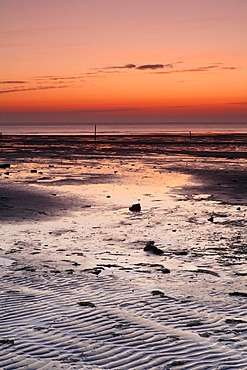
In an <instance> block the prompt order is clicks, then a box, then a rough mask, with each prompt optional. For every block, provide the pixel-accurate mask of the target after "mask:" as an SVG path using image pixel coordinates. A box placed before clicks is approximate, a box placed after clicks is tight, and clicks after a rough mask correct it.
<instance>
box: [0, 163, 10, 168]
mask: <svg viewBox="0 0 247 370" xmlns="http://www.w3.org/2000/svg"><path fill="white" fill-rule="evenodd" d="M0 168H10V163H1V164H0Z"/></svg>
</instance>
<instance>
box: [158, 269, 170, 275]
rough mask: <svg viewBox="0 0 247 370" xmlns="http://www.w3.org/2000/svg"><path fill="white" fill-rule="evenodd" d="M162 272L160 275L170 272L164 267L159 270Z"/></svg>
mask: <svg viewBox="0 0 247 370" xmlns="http://www.w3.org/2000/svg"><path fill="white" fill-rule="evenodd" d="M160 271H161V272H162V274H170V272H171V270H169V269H167V268H166V267H164V268H162V269H161V270H160Z"/></svg>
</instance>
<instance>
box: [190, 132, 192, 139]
mask: <svg viewBox="0 0 247 370" xmlns="http://www.w3.org/2000/svg"><path fill="white" fill-rule="evenodd" d="M191 138H192V134H191V131H190V141H191Z"/></svg>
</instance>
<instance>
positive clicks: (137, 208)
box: [129, 203, 141, 212]
mask: <svg viewBox="0 0 247 370" xmlns="http://www.w3.org/2000/svg"><path fill="white" fill-rule="evenodd" d="M129 210H130V211H131V212H141V205H140V203H136V204H132V206H131V207H129Z"/></svg>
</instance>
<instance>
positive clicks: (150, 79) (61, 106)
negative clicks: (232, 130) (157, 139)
mask: <svg viewBox="0 0 247 370" xmlns="http://www.w3.org/2000/svg"><path fill="white" fill-rule="evenodd" d="M246 19H247V1H245V0H207V1H204V0H202V1H198V0H173V1H164V0H152V1H147V0H125V1H120V0H104V1H103V0H90V1H88V0H73V1H67V0H52V1H50V0H21V1H20V0H8V1H4V0H0V32H1V58H0V67H1V69H0V70H1V76H0V113H1V120H2V121H4V122H5V121H9V122H10V121H18V122H22V121H23V122H24V121H26V120H29V121H37V122H41V121H42V120H43V119H44V117H45V120H48V121H49V119H54V117H55V120H56V121H58V122H59V121H63V120H64V118H65V117H66V120H68V121H82V122H83V121H85V122H87V121H91V120H92V121H95V122H99V121H104V122H105V121H107V120H110V121H114V120H115V121H122V122H124V121H142V120H145V121H150V122H153V121H164V122H165V121H180V122H181V121H182V122H183V121H189V120H198V121H224V120H226V121H228V122H229V121H233V122H234V121H236V122H237V121H238V122H246V121H247V64H246V61H247V22H246ZM49 114H50V116H49ZM54 114H55V115H54Z"/></svg>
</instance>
